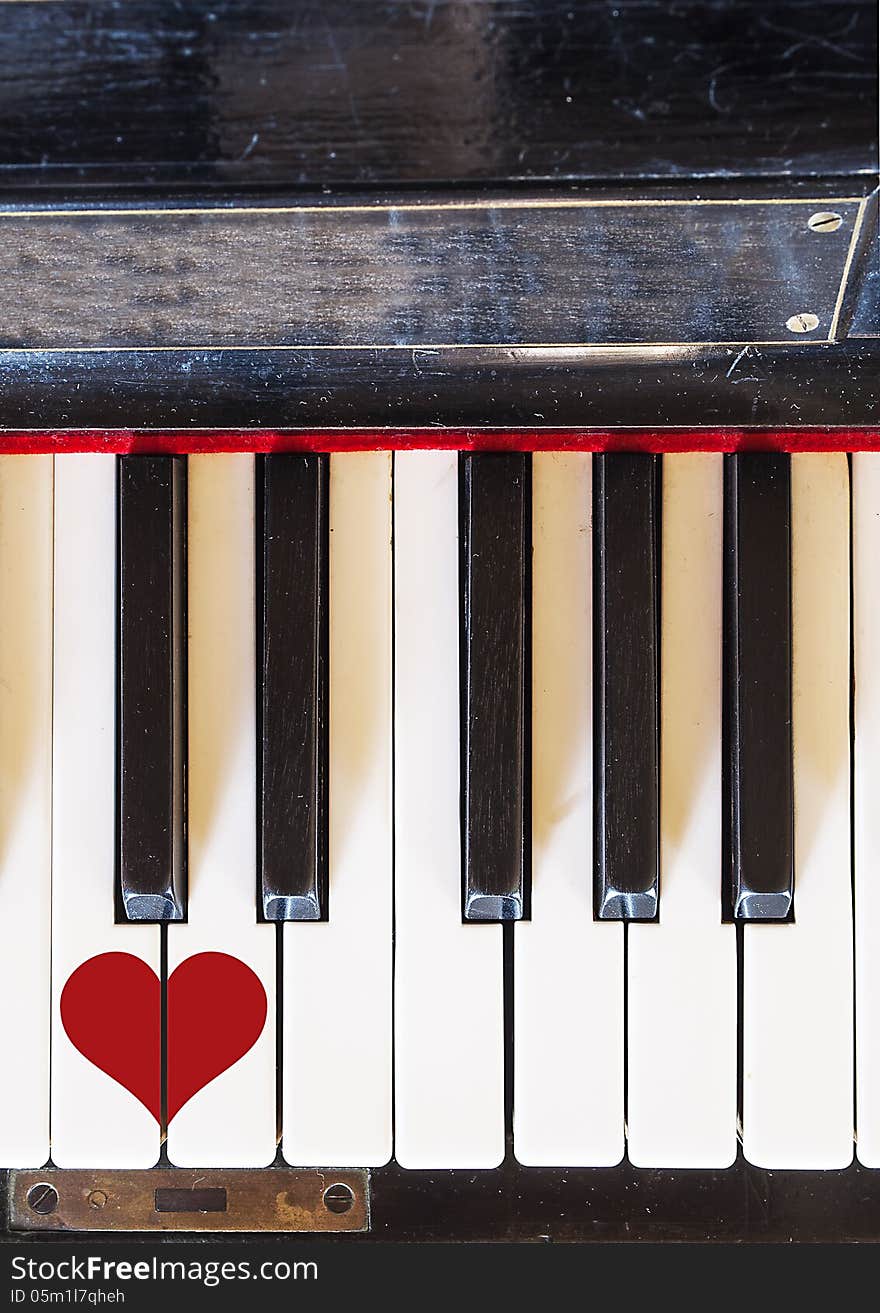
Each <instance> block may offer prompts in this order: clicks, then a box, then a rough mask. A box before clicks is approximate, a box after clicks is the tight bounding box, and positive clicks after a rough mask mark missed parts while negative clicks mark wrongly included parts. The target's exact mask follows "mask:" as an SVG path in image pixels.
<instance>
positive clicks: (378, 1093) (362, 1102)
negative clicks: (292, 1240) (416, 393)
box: [282, 452, 392, 1167]
mask: <svg viewBox="0 0 880 1313" xmlns="http://www.w3.org/2000/svg"><path fill="white" fill-rule="evenodd" d="M329 574H330V644H329V646H330V734H329V740H330V741H329V754H330V779H329V813H330V819H329V827H330V834H329V863H328V865H329V871H328V888H329V920H328V921H326V922H300V923H298V924H295V923H291V922H289V923H287V924H285V926H284V931H283V934H284V1001H283V1018H284V1022H283V1076H282V1091H283V1093H282V1105H283V1107H282V1126H283V1137H284V1138H283V1153H284V1157H285V1158H286V1160H287V1161H288V1162H289V1163H292V1164H297V1165H301V1166H315V1165H324V1166H331V1165H336V1166H343V1165H345V1166H351V1167H360V1166H364V1167H373V1166H379V1165H381V1164H382V1163H385V1162H387V1161H388V1159H389V1157H390V1156H391V1025H392V1022H391V967H392V829H391V826H392V817H391V769H392V766H391V456H390V455H389V454H388V453H387V452H366V453H357V454H351V455H340V456H333V457H331V461H330V570H329Z"/></svg>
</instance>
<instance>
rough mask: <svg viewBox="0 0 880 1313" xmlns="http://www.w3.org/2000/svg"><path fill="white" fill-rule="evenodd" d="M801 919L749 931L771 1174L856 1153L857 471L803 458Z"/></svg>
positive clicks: (756, 1066)
mask: <svg viewBox="0 0 880 1313" xmlns="http://www.w3.org/2000/svg"><path fill="white" fill-rule="evenodd" d="M791 489H792V492H791V500H792V648H793V657H792V687H793V696H792V701H793V708H792V727H793V738H794V799H795V890H794V915H795V921H794V923H793V924H781V925H772V924H767V925H754V924H749V925H746V926H745V927H744V931H743V948H744V962H743V991H744V992H743V1151H744V1153H745V1156H746V1158H747V1159H748V1161H749V1162H751V1163H754V1164H755V1165H756V1166H759V1167H769V1168H789V1167H790V1168H839V1167H845V1166H846V1165H847V1164H848V1163H849V1162H850V1161H851V1159H852V1155H853V1042H852V1034H853V963H852V928H853V923H852V891H851V874H850V728H849V700H850V641H849V638H850V615H849V589H850V580H849V477H848V469H847V461H846V457H845V456H842V455H802V456H793V457H792V461H791Z"/></svg>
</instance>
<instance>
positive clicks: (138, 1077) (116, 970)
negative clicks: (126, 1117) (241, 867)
mask: <svg viewBox="0 0 880 1313" xmlns="http://www.w3.org/2000/svg"><path fill="white" fill-rule="evenodd" d="M266 1007H267V1005H266V991H265V990H264V989H263V986H262V984H261V982H260V980H259V978H258V977H257V976H256V975H255V974H254V972H253V971H252V970H251V969H250V967H249V966H246V965H245V963H244V962H240V961H239V959H238V958H237V957H230V955H229V954H228V953H196V954H195V955H194V956H193V957H188V958H186V960H185V961H183V962H181V964H180V966H179V967H177V968H176V969H175V970H174V971H172V973H171V975H170V976H169V978H168V1120H169V1122H170V1121H171V1119H172V1117H173V1116H174V1114H175V1113H177V1112H179V1111H180V1109H181V1108H182V1107H183V1105H184V1104H185V1103H187V1102H188V1101H189V1100H190V1099H191V1098H192V1097H193V1095H194V1094H197V1093H198V1091H199V1090H201V1089H203V1088H204V1086H205V1085H207V1084H208V1083H209V1081H212V1080H214V1079H215V1078H216V1077H217V1076H219V1075H220V1074H221V1073H222V1072H224V1071H226V1070H227V1069H228V1068H229V1067H231V1066H232V1065H233V1064H234V1063H236V1062H238V1060H239V1058H243V1057H244V1055H245V1054H246V1053H247V1052H248V1050H249V1049H251V1048H252V1047H253V1046H254V1044H256V1042H257V1040H258V1039H259V1037H260V1035H261V1034H262V1031H263V1027H264V1025H265V1024H266ZM61 1022H62V1025H63V1026H64V1029H65V1031H66V1033H67V1037H68V1039H69V1040H70V1042H71V1044H73V1046H74V1047H75V1048H76V1049H78V1050H79V1052H80V1053H81V1054H82V1055H83V1057H84V1058H87V1059H88V1061H89V1062H91V1063H93V1064H94V1065H95V1066H96V1067H98V1068H100V1070H101V1071H103V1072H106V1073H107V1075H108V1076H110V1077H111V1078H112V1079H113V1080H115V1081H118V1082H119V1084H120V1085H123V1086H124V1087H125V1088H126V1089H127V1090H129V1091H130V1092H131V1093H132V1094H133V1095H134V1096H135V1098H136V1099H139V1100H140V1102H141V1103H142V1104H143V1105H144V1107H145V1108H146V1109H147V1110H148V1111H149V1112H151V1113H152V1115H153V1116H154V1117H155V1118H156V1120H157V1121H159V1120H160V1117H161V987H160V985H159V981H158V979H157V977H156V974H155V972H154V971H153V970H152V969H151V968H150V967H148V966H147V964H146V963H145V962H142V961H141V959H140V958H139V957H133V956H132V954H131V953H100V954H98V956H97V957H92V958H89V960H88V961H87V962H83V964H82V966H80V967H77V969H76V970H75V971H74V972H73V973H72V974H71V976H70V977H69V979H68V981H67V983H66V985H65V986H64V989H63V990H62V993H61Z"/></svg>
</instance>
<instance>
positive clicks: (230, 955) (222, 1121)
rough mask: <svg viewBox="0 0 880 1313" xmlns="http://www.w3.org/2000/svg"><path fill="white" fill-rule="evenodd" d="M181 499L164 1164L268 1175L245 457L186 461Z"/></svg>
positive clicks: (272, 1065)
mask: <svg viewBox="0 0 880 1313" xmlns="http://www.w3.org/2000/svg"><path fill="white" fill-rule="evenodd" d="M187 501H188V542H187V555H188V588H187V594H188V596H187V603H188V630H189V650H188V664H189V670H188V710H189V772H188V783H189V790H188V795H189V796H188V830H189V908H188V922H187V924H186V925H171V926H169V927H168V970H169V973H170V974H169V984H168V1100H169V1108H168V1113H169V1125H168V1156H169V1158H170V1160H171V1162H172V1163H174V1164H175V1165H177V1166H179V1167H264V1166H266V1165H267V1164H268V1163H270V1162H271V1161H272V1159H273V1158H274V1157H275V1149H276V1116H277V1114H276V1060H275V1014H276V990H275V928H274V926H271V925H265V924H260V923H258V921H257V904H256V702H255V698H256V691H255V689H256V685H255V630H254V626H255V612H254V582H255V581H254V480H253V457H251V456H193V457H190V460H189V463H188V489H187ZM203 954H210V955H217V954H222V955H224V956H223V957H222V958H219V959H218V957H216V956H212V957H203V956H202V955H203ZM178 973H179V974H178ZM239 1054H241V1056H239ZM230 1058H231V1059H233V1060H232V1062H231V1065H229V1066H227V1067H226V1068H225V1069H224V1070H222V1071H221V1072H220V1074H219V1075H216V1076H214V1078H213V1079H209V1080H208V1081H207V1083H205V1084H203V1085H202V1086H201V1088H197V1089H196V1092H195V1093H193V1094H192V1096H191V1097H189V1098H188V1099H187V1100H186V1102H184V1103H183V1104H182V1106H181V1107H180V1109H179V1111H176V1112H175V1108H176V1105H177V1104H178V1103H179V1102H180V1101H181V1099H183V1097H184V1096H185V1095H186V1094H187V1093H188V1092H189V1091H190V1090H191V1089H192V1088H193V1086H196V1087H197V1086H198V1085H199V1082H200V1077H204V1076H208V1075H209V1074H210V1073H211V1071H212V1069H213V1067H215V1066H217V1065H219V1063H220V1061H221V1059H222V1060H224V1061H225V1060H227V1059H230Z"/></svg>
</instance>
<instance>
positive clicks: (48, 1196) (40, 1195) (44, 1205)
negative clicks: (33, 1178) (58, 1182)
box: [27, 1181, 58, 1217]
mask: <svg viewBox="0 0 880 1313" xmlns="http://www.w3.org/2000/svg"><path fill="white" fill-rule="evenodd" d="M27 1201H28V1207H29V1208H30V1209H32V1211H33V1212H35V1213H39V1214H40V1216H41V1217H45V1216H46V1214H47V1213H54V1212H55V1209H56V1208H57V1207H58V1191H57V1190H56V1189H55V1187H54V1185H47V1184H46V1182H45V1181H41V1182H40V1184H39V1185H32V1186H31V1188H30V1189H29V1190H28V1192H27Z"/></svg>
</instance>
